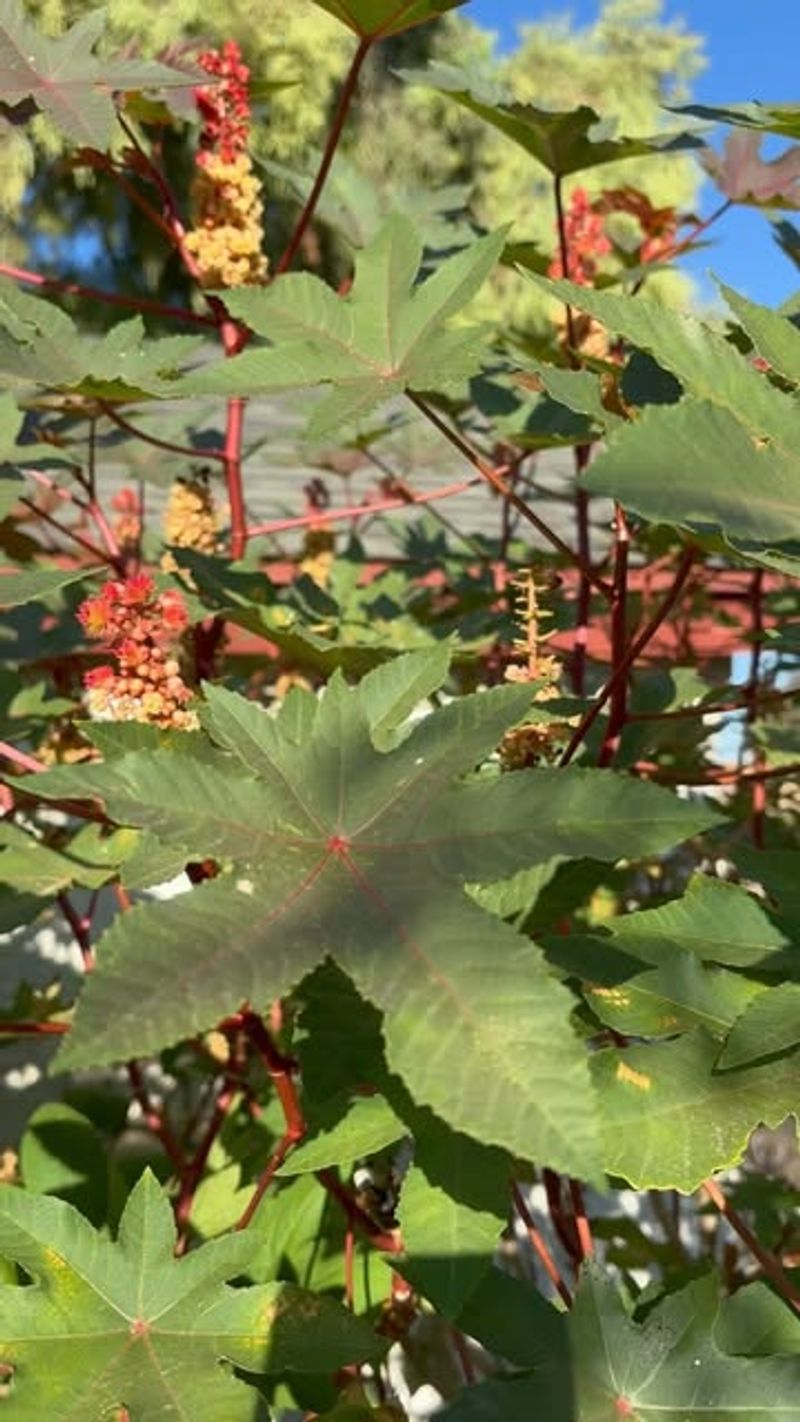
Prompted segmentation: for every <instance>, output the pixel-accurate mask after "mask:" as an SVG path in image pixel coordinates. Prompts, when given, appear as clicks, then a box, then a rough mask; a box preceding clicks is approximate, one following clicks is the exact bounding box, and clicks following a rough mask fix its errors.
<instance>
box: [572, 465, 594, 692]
mask: <svg viewBox="0 0 800 1422" xmlns="http://www.w3.org/2000/svg"><path fill="white" fill-rule="evenodd" d="M584 451H585V453H586V455H587V456H588V447H587V446H586V445H582V446H581V447H580V448H579V449H576V450H575V472H576V475H577V476H578V477H580V474H581V472H582V469H583V468H584V467H585V466H584V463H583V462H582V459H581V455H582V453H583V452H584ZM575 522H576V532H577V542H578V557H579V558H580V560H581V563H582V564H583V566H584V567H589V566H590V560H591V543H590V538H589V495H588V493H587V492H586V490H585V489H582V488H580V487H578V488H577V489H576V490H575ZM591 605H592V586H591V583H590V582H589V579H588V578H587V577H586V575H585V573H583V572H581V576H580V581H579V583H578V597H577V602H576V604H575V640H574V650H573V654H572V689H573V691H574V692H575V695H576V696H583V694H584V691H585V689H586V648H587V643H588V641H589V612H590V610H591Z"/></svg>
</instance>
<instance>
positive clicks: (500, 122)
mask: <svg viewBox="0 0 800 1422" xmlns="http://www.w3.org/2000/svg"><path fill="white" fill-rule="evenodd" d="M400 74H401V77H402V78H403V79H405V80H406V81H407V82H408V83H411V84H424V85H425V87H426V88H429V89H436V90H437V91H438V92H439V93H443V94H446V95H447V96H448V97H449V98H451V99H455V101H456V103H458V104H461V106H462V107H463V108H465V109H468V110H469V112H470V113H473V114H476V115H477V117H478V118H481V119H483V120H484V121H485V122H486V123H488V124H491V126H492V128H496V129H498V130H499V131H500V133H504V134H505V135H506V137H507V138H510V139H512V141H513V142H514V143H516V144H518V145H519V147H520V148H524V149H525V152H526V153H529V154H530V155H531V157H532V158H535V159H537V161H538V162H539V163H541V164H542V165H543V167H545V168H547V170H548V172H550V173H552V174H553V175H554V176H558V177H567V176H568V175H569V174H570V173H577V172H582V171H583V170H584V169H586V168H596V167H598V166H599V165H600V164H603V163H619V162H620V161H621V160H622V159H623V158H642V157H644V156H645V155H648V154H654V153H676V152H681V151H682V150H683V149H686V148H699V147H702V144H701V141H700V139H699V138H698V137H697V136H696V135H693V134H688V133H661V134H654V135H651V136H649V137H647V138H626V137H623V136H622V135H620V136H619V137H617V136H616V123H615V122H614V121H609V120H603V119H601V118H600V116H599V114H598V113H597V112H596V111H595V110H594V109H591V108H589V107H588V105H586V104H580V105H579V106H578V107H577V108H574V109H565V110H563V111H561V112H557V111H551V110H548V109H539V108H536V107H535V106H534V105H533V104H518V103H514V102H513V101H511V100H510V99H508V98H506V97H504V96H503V95H502V94H501V91H500V90H499V88H498V87H497V86H496V85H491V86H490V85H489V84H488V83H487V82H486V80H485V79H483V78H482V77H481V78H478V77H476V76H475V75H472V74H470V73H468V72H467V71H465V70H463V69H457V68H455V67H454V66H452V65H449V64H439V63H434V64H431V65H430V66H429V67H428V68H427V69H412V70H401V71H400Z"/></svg>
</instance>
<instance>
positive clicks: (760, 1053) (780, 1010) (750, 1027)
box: [717, 983, 800, 1068]
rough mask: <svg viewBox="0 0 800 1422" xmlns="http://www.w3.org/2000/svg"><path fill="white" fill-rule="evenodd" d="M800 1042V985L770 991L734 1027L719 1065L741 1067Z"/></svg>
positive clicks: (758, 999) (747, 1010)
mask: <svg viewBox="0 0 800 1422" xmlns="http://www.w3.org/2000/svg"><path fill="white" fill-rule="evenodd" d="M798 1042H800V984H798V983H781V984H780V985H779V986H778V987H774V988H769V989H768V991H767V992H764V993H762V994H760V996H759V997H757V998H756V1000H755V1001H754V1002H752V1003H750V1005H749V1006H748V1007H747V1008H746V1009H745V1011H744V1012H743V1013H742V1015H741V1016H740V1017H739V1018H738V1020H737V1021H736V1022H735V1023H734V1024H733V1027H732V1028H731V1031H730V1033H729V1034H728V1038H727V1040H726V1042H725V1047H724V1049H723V1052H722V1054H721V1056H720V1058H719V1061H718V1063H717V1065H718V1066H719V1067H720V1068H728V1067H738V1066H742V1065H744V1064H745V1063H746V1062H756V1061H760V1060H762V1059H763V1058H764V1057H770V1056H773V1055H774V1054H775V1053H776V1052H784V1051H786V1050H787V1048H789V1047H795V1046H797V1044H798Z"/></svg>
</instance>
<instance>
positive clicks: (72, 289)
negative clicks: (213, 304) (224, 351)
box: [0, 262, 218, 326]
mask: <svg viewBox="0 0 800 1422" xmlns="http://www.w3.org/2000/svg"><path fill="white" fill-rule="evenodd" d="M0 276H7V277H11V278H12V280H14V281H21V282H23V283H25V285H27V286H38V287H42V288H43V289H44V290H46V291H54V292H59V293H60V294H61V295H62V296H77V297H82V298H85V299H86V300H87V301H102V302H105V303H106V305H108V306H121V307H124V308H125V309H126V310H128V311H139V312H149V313H151V314H152V315H153V316H163V317H164V318H165V319H167V320H172V321H183V322H185V323H186V324H187V325H189V326H217V325H218V322H217V321H216V320H215V318H214V317H213V316H203V315H199V314H198V313H197V312H196V311H190V310H189V309H188V307H183V306H168V305H165V304H164V303H163V302H161V301H153V300H151V299H150V298H149V297H146V296H123V295H121V294H120V293H119V292H116V291H101V289H100V288H99V287H96V286H81V285H80V284H79V283H78V282H74V281H60V280H59V279H58V278H57V277H46V276H41V275H40V274H39V273H38V272H31V271H28V270H27V269H26V268H25V267H12V266H9V264H8V263H7V262H0Z"/></svg>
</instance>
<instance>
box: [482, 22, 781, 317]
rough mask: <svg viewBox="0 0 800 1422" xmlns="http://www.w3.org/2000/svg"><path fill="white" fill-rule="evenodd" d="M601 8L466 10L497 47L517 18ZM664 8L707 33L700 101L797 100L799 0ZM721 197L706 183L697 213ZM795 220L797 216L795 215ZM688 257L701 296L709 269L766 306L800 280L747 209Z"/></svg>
mask: <svg viewBox="0 0 800 1422" xmlns="http://www.w3.org/2000/svg"><path fill="white" fill-rule="evenodd" d="M600 8H601V6H600V3H599V0H571V3H569V0H568V2H567V3H563V4H562V3H559V0H470V3H469V4H467V5H466V6H465V14H467V15H469V16H470V17H471V18H473V19H475V20H477V21H478V22H479V23H480V24H482V25H485V26H486V27H487V28H488V29H493V30H496V31H497V32H498V35H499V42H500V46H501V48H508V47H510V46H513V44H514V41H515V36H516V27H517V25H518V24H519V23H520V22H525V21H536V20H541V19H543V18H544V17H545V16H548V15H563V14H570V15H572V17H573V19H574V20H575V22H576V23H577V24H588V23H591V22H592V21H593V20H594V19H595V18H596V17H597V13H598V10H599V9H600ZM664 13H665V15H666V16H667V17H668V18H669V19H683V20H684V21H685V23H686V27H687V28H688V29H691V30H693V31H695V32H697V33H698V34H701V35H703V36H704V37H705V41H706V46H705V47H706V59H707V61H708V63H707V67H706V69H705V70H704V72H703V73H702V74H701V75H700V76H699V77H698V78H697V80H696V81H695V85H694V92H693V97H694V99H696V100H697V101H699V102H704V103H729V102H740V101H744V100H747V99H761V100H762V101H773V102H776V103H792V102H798V101H800V75H799V74H798V55H800V0H761V3H760V4H757V3H755V0H666V3H665V5H664ZM768 143H769V145H770V146H769V148H767V147H766V145H765V153H768V156H770V157H772V156H774V154H775V153H776V152H779V151H781V148H782V144H781V142H780V141H777V142H776V141H773V140H768ZM718 202H719V195H718V194H717V193H716V190H715V189H714V188H713V187H712V186H711V184H706V186H705V187H704V190H703V194H702V198H701V203H700V210H701V212H702V213H703V214H706V213H708V212H710V211H711V210H712V209H713V207H715V206H716V205H717V203H718ZM794 221H795V223H796V224H798V223H800V214H798V215H796V216H794ZM685 264H686V266H687V268H688V269H689V270H690V271H691V272H692V274H693V275H694V276H695V278H697V279H699V285H700V289H701V292H702V294H703V295H704V296H709V295H710V291H711V288H710V284H709V281H708V276H707V274H708V272H709V271H714V272H716V273H717V274H718V275H719V276H721V277H722V278H723V279H724V280H725V281H726V282H727V283H728V284H729V285H731V286H734V287H736V288H737V289H738V290H739V291H743V292H745V293H746V294H747V295H748V296H750V297H751V299H753V300H755V301H762V302H764V303H765V304H768V305H776V304H778V303H779V302H781V301H783V300H785V299H786V297H787V296H790V295H791V294H792V292H794V291H796V290H797V288H798V287H799V286H800V274H799V273H798V272H797V270H796V268H795V267H793V266H792V264H791V263H790V262H789V261H788V259H787V258H786V257H785V256H784V255H783V253H782V252H780V251H779V249H778V248H777V247H776V245H775V243H774V241H773V239H772V235H771V229H770V226H769V223H768V222H767V221H766V219H765V218H764V217H763V216H762V214H761V213H760V212H755V211H753V210H751V209H748V208H737V209H734V211H733V212H731V213H729V214H728V215H727V217H726V218H725V219H724V221H723V223H721V224H720V226H719V228H718V229H717V235H716V238H715V245H714V247H713V248H708V247H707V248H705V249H704V250H703V251H702V252H699V253H697V254H695V255H694V256H693V257H690V258H688V259H686V263H685Z"/></svg>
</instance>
